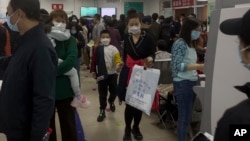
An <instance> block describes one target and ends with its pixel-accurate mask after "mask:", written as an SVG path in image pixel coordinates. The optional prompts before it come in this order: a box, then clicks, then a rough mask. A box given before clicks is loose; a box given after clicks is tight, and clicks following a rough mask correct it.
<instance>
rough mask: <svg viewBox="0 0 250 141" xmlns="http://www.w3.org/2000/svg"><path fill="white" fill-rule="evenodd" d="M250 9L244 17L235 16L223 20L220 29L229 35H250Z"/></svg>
mask: <svg viewBox="0 0 250 141" xmlns="http://www.w3.org/2000/svg"><path fill="white" fill-rule="evenodd" d="M249 25H250V10H248V11H247V12H246V13H245V15H244V16H243V17H242V18H234V19H228V20H225V21H223V22H222V23H221V24H220V30H221V32H223V33H224V34H228V35H242V34H247V35H250V26H249Z"/></svg>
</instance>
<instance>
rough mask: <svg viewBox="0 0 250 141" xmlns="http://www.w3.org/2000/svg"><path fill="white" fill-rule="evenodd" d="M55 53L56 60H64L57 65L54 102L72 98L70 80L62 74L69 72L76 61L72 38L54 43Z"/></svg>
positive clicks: (74, 42)
mask: <svg viewBox="0 0 250 141" xmlns="http://www.w3.org/2000/svg"><path fill="white" fill-rule="evenodd" d="M55 49H56V52H57V56H58V58H60V59H62V60H64V61H63V62H62V63H60V64H59V65H58V68H57V77H56V100H63V99H67V98H69V97H73V96H74V92H73V89H72V88H71V84H70V80H69V77H68V76H65V75H64V73H66V72H68V71H69V70H71V69H72V68H73V67H74V65H75V63H76V59H77V54H78V52H77V44H76V40H75V38H74V37H70V39H68V40H66V41H56V47H55Z"/></svg>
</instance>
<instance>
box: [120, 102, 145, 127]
mask: <svg viewBox="0 0 250 141" xmlns="http://www.w3.org/2000/svg"><path fill="white" fill-rule="evenodd" d="M124 116H125V123H126V130H131V123H132V121H133V120H134V125H133V128H134V129H137V128H139V124H140V122H141V118H142V111H140V110H138V109H136V108H134V107H132V106H130V105H128V104H126V108H125V115H124Z"/></svg>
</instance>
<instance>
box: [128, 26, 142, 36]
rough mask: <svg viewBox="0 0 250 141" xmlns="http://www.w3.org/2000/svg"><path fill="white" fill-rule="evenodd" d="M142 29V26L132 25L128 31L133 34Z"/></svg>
mask: <svg viewBox="0 0 250 141" xmlns="http://www.w3.org/2000/svg"><path fill="white" fill-rule="evenodd" d="M140 31H141V27H140V26H130V27H129V28H128V32H129V33H132V34H137V33H139V32H140Z"/></svg>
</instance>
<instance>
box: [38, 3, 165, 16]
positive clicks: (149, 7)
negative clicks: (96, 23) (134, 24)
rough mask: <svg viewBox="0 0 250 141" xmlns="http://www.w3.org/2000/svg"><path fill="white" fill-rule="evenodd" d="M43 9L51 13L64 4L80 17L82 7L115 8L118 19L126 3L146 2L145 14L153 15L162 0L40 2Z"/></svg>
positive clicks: (66, 9)
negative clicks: (53, 5)
mask: <svg viewBox="0 0 250 141" xmlns="http://www.w3.org/2000/svg"><path fill="white" fill-rule="evenodd" d="M40 2H41V8H45V9H46V10H48V11H51V10H52V9H51V4H64V10H65V11H73V13H74V14H75V15H77V16H79V15H80V7H82V6H97V7H115V8H117V15H118V16H117V17H118V18H119V15H120V14H121V13H122V14H123V13H124V2H144V14H145V15H151V14H152V13H154V12H157V13H159V12H160V0H120V1H118V2H107V0H97V2H95V1H94V0H40Z"/></svg>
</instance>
